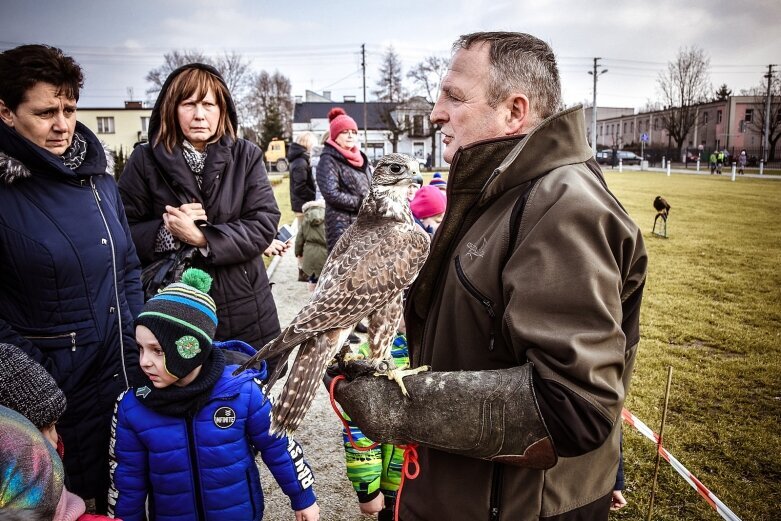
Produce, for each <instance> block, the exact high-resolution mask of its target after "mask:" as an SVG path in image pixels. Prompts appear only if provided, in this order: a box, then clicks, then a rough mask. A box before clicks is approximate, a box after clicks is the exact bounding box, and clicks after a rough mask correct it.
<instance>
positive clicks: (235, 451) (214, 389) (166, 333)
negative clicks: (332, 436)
mask: <svg viewBox="0 0 781 521" xmlns="http://www.w3.org/2000/svg"><path fill="white" fill-rule="evenodd" d="M210 285H211V277H209V275H208V274H206V273H205V272H203V271H201V270H198V269H192V268H191V269H189V270H187V271H185V272H184V274H183V275H182V280H181V282H178V283H174V284H171V285H169V286H168V287H166V288H165V289H163V290H162V291H161V292H159V293H158V294H157V295H155V296H154V297H153V298H151V299H150V300H149V301H148V302H147V303H146V305H145V306H144V309H143V311H142V313H141V314H140V315H139V317H138V319H137V321H136V342H137V344H138V349H139V356H140V370H141V372H142V374H143V377H142V385H139V386H138V387H135V388H134V389H131V390H130V391H128V392H126V393H123V394H122V396H121V397H120V398H119V400H118V402H117V408H116V413H115V416H114V422H113V425H112V430H113V433H112V434H113V436H112V443H111V451H110V455H111V458H112V462H113V464H112V489H111V495H110V499H109V502H110V510H111V513H112V514H114V515H116V516H118V517H121V518H122V519H124V520H125V521H135V520H138V521H141V520H144V519H146V518H147V517H146V508H147V505H149V508H150V513H149V514H150V518H151V519H170V520H182V521H184V520H189V519H201V520H203V521H209V520H224V519H246V520H255V521H257V520H260V519H262V518H263V512H264V503H263V492H262V490H261V487H260V478H259V474H258V467H257V465H256V463H255V456H256V454H257V453H258V452H259V453H260V456H261V458H263V461H264V462H265V464H266V466H267V467H268V468H269V470H270V471H271V473H272V474H273V475H274V478H275V479H276V481H277V483H278V484H279V485H280V487H281V488H282V490H283V491H284V492H285V494H286V495H287V496H288V497H289V498H290V503H291V506H292V508H293V510H294V511H295V519H296V520H297V521H317V520H318V519H319V507H318V505H317V502H316V500H315V494H314V491H313V489H312V484H313V483H314V477H313V475H312V471H311V469H310V468H309V465H308V464H307V463H306V461H305V460H304V457H303V452H302V449H301V447H300V445H298V443H296V442H295V440H293V439H292V438H288V437H287V436H284V435H283V436H274V435H272V434H270V433H269V427H270V424H271V417H270V412H271V402H270V401H269V400H268V399H267V397H266V396H265V395H264V392H263V389H262V388H261V378H263V376H264V374H263V373H265V365H263V366H261V369H260V370H254V369H249V370H247V371H245V372H243V373H241V374H240V375H239V376H237V377H233V376H232V375H231V373H232V372H233V370H234V369H236V367H237V366H236V365H233V364H230V363H228V362H226V357H227V356H228V355H227V353H228V352H232V351H240V352H242V353H243V354H245V355H246V357H245V358H244V360H246V359H247V358H249V355H250V354H253V353H254V349H253V348H252V347H250V346H249V345H247V344H246V343H244V342H241V341H228V342H214V341H213V337H214V333H215V331H216V329H217V323H218V319H217V316H218V315H217V309H216V305H215V302H214V300H212V298H211V297H210V296H209V294H208V291H209V286H210Z"/></svg>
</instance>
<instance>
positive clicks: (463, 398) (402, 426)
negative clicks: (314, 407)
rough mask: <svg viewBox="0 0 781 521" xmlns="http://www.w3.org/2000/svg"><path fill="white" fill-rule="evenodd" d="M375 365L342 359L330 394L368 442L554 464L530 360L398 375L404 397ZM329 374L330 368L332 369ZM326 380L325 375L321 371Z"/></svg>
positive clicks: (536, 464)
mask: <svg viewBox="0 0 781 521" xmlns="http://www.w3.org/2000/svg"><path fill="white" fill-rule="evenodd" d="M376 370H377V369H376V366H374V365H371V364H370V363H368V362H363V361H360V360H356V361H350V362H347V363H345V364H344V365H340V372H341V373H342V374H344V375H345V376H346V378H347V381H340V382H339V383H338V384H337V386H336V389H335V392H334V394H335V397H336V399H337V401H338V402H339V403H340V404H341V406H342V407H343V409H344V410H345V412H346V413H347V414H349V415H350V418H351V419H352V420H353V421H354V422H355V423H357V424H358V426H359V427H360V428H361V431H362V432H363V433H364V434H365V435H366V436H367V437H368V438H369V439H371V440H373V441H376V442H382V443H392V444H395V445H403V444H408V443H417V444H418V445H422V446H425V447H430V448H433V449H437V450H441V451H444V452H450V453H453V454H461V455H464V456H469V457H473V458H480V459H486V460H490V461H495V462H499V463H506V464H510V465H516V466H520V467H528V468H534V469H547V468H550V467H552V466H554V465H555V464H556V460H557V456H556V452H555V449H554V447H553V442H552V440H551V437H550V435H549V434H548V431H547V429H546V427H545V424H544V422H543V420H542V417H541V416H540V411H539V408H538V407H537V400H536V398H535V396H534V389H533V386H532V364H531V363H527V364H524V365H522V366H519V367H513V368H511V369H500V370H488V371H456V372H424V373H419V374H415V375H411V376H406V377H405V378H404V385H405V386H406V387H407V391H409V395H410V398H405V397H404V396H403V395H402V393H401V390H400V387H399V386H398V385H397V384H396V383H395V382H393V381H392V380H389V379H388V378H386V377H385V376H384V375H376V373H375V371H376ZM331 374H333V372H331ZM327 378H328V377H327Z"/></svg>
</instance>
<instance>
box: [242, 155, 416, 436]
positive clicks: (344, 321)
mask: <svg viewBox="0 0 781 521" xmlns="http://www.w3.org/2000/svg"><path fill="white" fill-rule="evenodd" d="M418 168H419V167H418V162H417V161H416V160H414V159H412V158H411V157H408V156H405V155H402V154H388V155H386V156H384V157H382V159H380V161H379V163H378V164H377V168H376V169H375V171H374V174H373V177H372V182H371V188H370V190H369V193H368V195H367V196H366V198H365V199H364V201H363V204H362V205H361V208H360V210H359V212H358V216H357V218H356V220H355V222H354V223H353V224H352V225H351V226H350V227H349V228H347V230H345V232H344V233H343V234H342V236H341V237H340V238H339V240H338V241H337V243H336V245H335V246H334V249H333V250H332V251H331V253H330V255H329V256H328V259H327V260H326V262H325V265H324V266H323V270H322V272H321V274H320V279H319V280H318V282H317V287H316V288H315V290H314V292H313V294H312V297H311V299H310V301H309V302H308V303H307V304H306V305H305V306H304V307H303V308H302V309H301V311H299V312H298V314H297V315H296V317H295V318H294V319H293V320H292V322H291V323H290V325H288V326H287V327H286V328H285V329H284V330H282V332H281V333H280V334H279V335H278V336H277V337H276V338H275V339H274V340H272V341H271V342H269V343H268V344H266V345H265V346H263V348H262V349H260V350H259V351H258V352H257V353H256V354H255V355H254V356H253V357H252V358H251V359H249V360H248V361H247V362H246V363H244V364H243V365H242V366H241V367H239V368H238V369H237V370H236V371H235V372H234V374H238V373H239V372H241V371H243V370H244V369H246V368H247V367H249V366H251V365H252V364H254V363H256V362H257V361H258V360H264V359H267V358H272V357H275V356H278V355H283V354H286V355H287V356H290V353H291V351H292V350H293V349H294V348H296V347H297V346H299V345H300V346H301V347H300V349H299V350H298V354H297V355H296V359H295V361H294V362H293V365H292V367H291V370H290V374H289V375H288V378H287V381H286V382H285V385H284V387H283V388H282V390H281V392H280V393H279V395H278V396H277V398H276V399H275V400H274V405H273V407H272V423H271V431H272V432H274V433H283V432H284V433H292V432H293V431H295V430H296V428H297V427H298V426H299V424H300V423H301V421H302V420H303V418H304V415H305V414H306V412H307V410H308V409H309V407H310V405H311V403H312V400H313V399H314V396H315V392H316V391H317V386H318V385H319V384H320V381H321V380H322V378H323V374H324V373H325V370H326V368H327V367H328V364H329V363H330V362H331V359H332V358H333V357H334V355H336V353H337V352H338V351H339V349H340V348H341V346H342V345H343V344H344V342H345V340H346V339H347V336H348V335H349V334H350V333H351V332H352V330H353V328H354V327H355V325H356V324H357V323H358V322H359V321H360V320H362V319H363V318H364V317H368V337H369V345H370V349H371V359H372V363H374V364H375V365H376V367H377V368H378V371H380V372H381V373H382V374H385V375H387V376H388V378H391V379H394V380H395V381H396V382H398V383H399V385H400V386H401V387H402V390H403V391H404V392H405V394H406V389H404V384H403V382H402V378H403V377H404V376H407V375H409V374H412V373H414V372H417V371H418V370H417V369H416V370H413V371H401V370H398V369H395V366H394V365H393V362H392V361H391V356H390V349H391V344H392V342H393V338H394V336H395V335H396V331H397V328H398V325H399V322H400V321H401V318H402V313H403V299H404V295H403V292H404V289H405V288H406V287H407V286H409V285H410V284H411V283H412V281H413V280H414V279H415V277H416V276H417V274H418V271H420V268H421V267H422V266H423V263H424V262H425V260H426V257H427V256H428V251H429V236H428V234H427V233H426V232H425V231H424V230H423V229H422V228H421V227H420V226H418V225H417V224H416V223H415V220H414V218H413V217H412V212H411V211H410V209H409V201H408V199H407V187H408V186H409V185H410V184H411V183H413V182H414V181H413V176H414V175H415V174H416V173H418ZM283 358H286V357H283ZM284 366H285V363H284V361H283V360H281V359H280V361H279V362H278V364H277V369H276V370H275V371H274V374H272V375H271V377H270V378H269V381H268V387H267V388H268V389H271V387H272V386H273V385H274V382H276V381H277V379H278V378H279V374H280V371H281V369H282V367H284ZM421 369H423V370H425V369H426V368H421Z"/></svg>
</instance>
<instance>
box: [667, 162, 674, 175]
mask: <svg viewBox="0 0 781 521" xmlns="http://www.w3.org/2000/svg"><path fill="white" fill-rule="evenodd" d="M672 163H673V162H672V161H668V162H667V177H670V165H671V164H672Z"/></svg>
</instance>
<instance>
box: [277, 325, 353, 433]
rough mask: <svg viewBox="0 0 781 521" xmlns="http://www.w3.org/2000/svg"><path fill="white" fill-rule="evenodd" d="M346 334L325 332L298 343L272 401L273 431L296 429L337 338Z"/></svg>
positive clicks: (313, 394)
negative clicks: (283, 381)
mask: <svg viewBox="0 0 781 521" xmlns="http://www.w3.org/2000/svg"><path fill="white" fill-rule="evenodd" d="M346 331H347V333H349V330H346ZM347 333H345V334H341V331H340V330H332V331H327V332H325V333H323V334H320V335H318V336H316V337H314V338H310V339H309V340H307V341H306V342H305V343H304V344H302V345H301V348H300V349H299V350H298V355H297V356H296V359H295V361H294V362H293V366H292V367H291V369H290V374H289V375H288V377H287V381H286V382H285V386H284V387H283V388H282V391H281V392H280V394H279V396H278V397H277V399H276V400H275V402H274V407H273V410H272V414H271V416H272V419H271V432H272V433H287V434H290V433H292V432H294V431H295V430H296V429H297V428H298V426H299V425H300V424H301V421H302V420H303V419H304V416H305V415H306V412H307V411H308V410H309V407H310V406H311V405H312V400H314V398H315V394H316V392H317V388H318V387H319V386H320V382H321V381H322V379H323V374H324V373H325V369H326V366H327V364H328V362H330V360H331V358H333V355H334V353H335V351H336V349H337V347H338V346H339V345H340V344H339V340H340V339H342V337H344V338H346V337H347Z"/></svg>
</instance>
